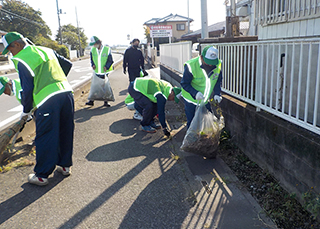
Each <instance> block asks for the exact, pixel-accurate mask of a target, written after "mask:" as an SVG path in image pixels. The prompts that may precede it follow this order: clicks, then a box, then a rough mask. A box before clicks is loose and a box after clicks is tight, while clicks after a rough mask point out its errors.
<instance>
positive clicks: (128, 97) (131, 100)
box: [124, 94, 134, 105]
mask: <svg viewBox="0 0 320 229" xmlns="http://www.w3.org/2000/svg"><path fill="white" fill-rule="evenodd" d="M124 103H125V104H126V105H131V104H133V103H134V99H133V98H132V97H131V95H130V94H129V95H128V96H127V97H126V98H125V99H124Z"/></svg>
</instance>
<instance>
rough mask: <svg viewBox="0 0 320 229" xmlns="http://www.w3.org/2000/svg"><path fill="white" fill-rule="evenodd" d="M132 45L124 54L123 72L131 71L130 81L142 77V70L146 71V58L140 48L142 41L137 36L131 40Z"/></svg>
mask: <svg viewBox="0 0 320 229" xmlns="http://www.w3.org/2000/svg"><path fill="white" fill-rule="evenodd" d="M131 44H132V45H131V46H130V47H129V48H128V49H127V50H126V51H125V52H124V55H123V73H124V74H126V73H127V68H128V73H129V81H130V82H132V81H134V80H135V79H136V78H137V77H140V71H141V70H142V71H144V58H143V55H142V52H141V50H140V49H139V48H138V47H139V44H140V41H139V39H137V38H135V39H133V41H132V42H131Z"/></svg>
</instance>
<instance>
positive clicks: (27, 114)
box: [20, 112, 32, 122]
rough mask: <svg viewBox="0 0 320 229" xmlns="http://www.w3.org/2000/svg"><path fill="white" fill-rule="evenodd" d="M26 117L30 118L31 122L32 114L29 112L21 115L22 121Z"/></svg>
mask: <svg viewBox="0 0 320 229" xmlns="http://www.w3.org/2000/svg"><path fill="white" fill-rule="evenodd" d="M24 116H28V118H27V122H29V121H30V120H32V112H29V113H24V112H22V113H21V115H20V119H22V118H23V117H24Z"/></svg>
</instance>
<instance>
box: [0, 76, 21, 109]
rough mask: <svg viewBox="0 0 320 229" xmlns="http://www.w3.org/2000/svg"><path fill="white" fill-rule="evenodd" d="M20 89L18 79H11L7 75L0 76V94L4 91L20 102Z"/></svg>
mask: <svg viewBox="0 0 320 229" xmlns="http://www.w3.org/2000/svg"><path fill="white" fill-rule="evenodd" d="M21 91H22V89H21V84H20V79H14V80H11V79H9V78H8V77H5V76H0V95H2V93H4V94H6V95H9V96H15V97H16V99H17V100H18V102H19V103H21V94H20V92H21Z"/></svg>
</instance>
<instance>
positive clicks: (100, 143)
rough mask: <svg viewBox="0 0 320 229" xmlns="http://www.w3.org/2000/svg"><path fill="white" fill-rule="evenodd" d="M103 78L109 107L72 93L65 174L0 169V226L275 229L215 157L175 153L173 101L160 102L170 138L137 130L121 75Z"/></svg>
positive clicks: (177, 131) (179, 126)
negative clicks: (37, 177) (68, 171)
mask: <svg viewBox="0 0 320 229" xmlns="http://www.w3.org/2000/svg"><path fill="white" fill-rule="evenodd" d="M158 72H159V71H157V70H152V71H150V73H151V74H150V75H152V76H153V77H159V75H158V74H159V73H158ZM109 78H110V82H111V85H112V88H113V91H114V95H115V98H116V101H115V102H112V103H111V105H112V106H111V107H110V108H106V107H102V105H103V102H99V101H97V102H95V106H93V107H86V106H83V105H82V104H83V103H84V102H85V101H86V96H84V97H81V96H80V97H79V99H78V106H79V108H80V109H78V110H77V111H76V113H75V124H76V127H75V141H74V157H73V159H74V166H73V167H72V175H71V176H70V177H67V178H65V177H63V176H62V175H61V174H59V173H57V172H54V173H53V174H52V176H50V177H49V182H50V183H49V185H47V186H45V187H38V186H34V185H31V184H28V183H27V176H28V174H29V173H32V170H33V168H32V167H23V168H18V169H13V170H11V171H9V172H8V173H4V174H0V228H111V229H113V228H164V229H167V228H218V229H239V228H240V229H241V228H244V229H250V228H276V227H275V226H274V224H273V223H272V222H271V221H270V220H269V219H268V218H267V217H264V214H263V212H262V210H261V208H260V207H259V205H258V204H257V202H256V201H255V200H254V199H253V197H252V196H251V195H250V194H249V193H248V192H247V191H246V190H245V189H243V188H241V184H240V182H239V181H238V180H237V178H236V177H235V176H234V175H233V173H232V171H231V170H230V169H229V168H228V166H227V165H226V164H225V163H224V162H223V161H222V160H221V159H219V158H218V159H212V160H204V159H203V158H202V157H200V156H197V155H195V154H189V153H184V152H181V151H179V147H180V145H181V143H182V140H183V137H184V134H185V131H186V128H185V125H184V124H183V123H182V121H181V119H180V118H177V117H180V116H181V115H182V113H183V109H182V108H181V107H179V106H177V105H176V104H175V103H174V102H169V101H168V102H167V106H166V110H167V119H168V122H169V125H170V127H171V128H172V133H173V136H174V137H173V139H172V140H167V139H165V138H163V135H162V132H161V131H158V132H157V133H155V134H147V133H144V132H142V131H141V130H140V127H139V121H136V120H133V119H132V116H133V112H131V111H128V110H127V108H126V107H125V104H124V99H125V97H126V95H127V86H128V76H125V75H123V74H122V69H121V68H120V69H117V70H115V71H114V72H113V73H112V74H111V75H110V77H109ZM224 181H227V182H226V183H225V182H224ZM202 182H207V184H208V185H209V187H210V189H211V193H208V192H207V191H206V189H205V187H203V186H202V184H201V183H202Z"/></svg>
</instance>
